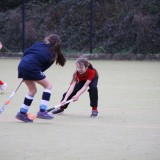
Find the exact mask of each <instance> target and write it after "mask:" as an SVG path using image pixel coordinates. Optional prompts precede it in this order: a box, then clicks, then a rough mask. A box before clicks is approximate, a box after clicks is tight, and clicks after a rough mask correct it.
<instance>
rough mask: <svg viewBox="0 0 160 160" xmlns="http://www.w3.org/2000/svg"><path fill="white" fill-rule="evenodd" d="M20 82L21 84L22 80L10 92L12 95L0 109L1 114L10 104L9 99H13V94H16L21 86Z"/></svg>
mask: <svg viewBox="0 0 160 160" xmlns="http://www.w3.org/2000/svg"><path fill="white" fill-rule="evenodd" d="M22 82H23V80H22V81H21V82H20V83H19V85H18V86H17V87H16V89H15V90H14V91H13V92H12V94H11V95H10V96H9V98H8V99H7V100H6V101H5V103H4V104H3V106H2V107H1V108H0V113H2V112H3V111H4V110H5V108H6V107H7V105H8V104H9V103H10V102H11V99H12V98H13V96H14V95H15V93H16V92H17V90H18V88H19V87H20V86H21V84H22Z"/></svg>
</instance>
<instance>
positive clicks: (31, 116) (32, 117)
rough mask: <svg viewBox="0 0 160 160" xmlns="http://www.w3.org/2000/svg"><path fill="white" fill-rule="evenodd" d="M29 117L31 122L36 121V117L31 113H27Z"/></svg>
mask: <svg viewBox="0 0 160 160" xmlns="http://www.w3.org/2000/svg"><path fill="white" fill-rule="evenodd" d="M27 115H28V118H29V119H31V120H35V119H36V115H32V114H30V113H27Z"/></svg>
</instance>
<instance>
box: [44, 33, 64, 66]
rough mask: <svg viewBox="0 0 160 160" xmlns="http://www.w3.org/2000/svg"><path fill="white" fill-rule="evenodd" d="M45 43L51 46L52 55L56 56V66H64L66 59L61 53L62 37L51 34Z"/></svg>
mask: <svg viewBox="0 0 160 160" xmlns="http://www.w3.org/2000/svg"><path fill="white" fill-rule="evenodd" d="M44 43H46V44H48V45H49V47H50V51H51V53H52V54H54V55H55V60H56V64H59V65H61V66H64V65H65V62H66V59H65V57H64V55H63V54H62V52H61V47H60V36H59V35H57V34H51V35H49V36H47V37H46V38H45V39H44Z"/></svg>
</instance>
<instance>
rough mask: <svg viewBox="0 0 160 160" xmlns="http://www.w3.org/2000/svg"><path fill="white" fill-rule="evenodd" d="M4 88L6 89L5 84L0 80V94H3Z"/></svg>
mask: <svg viewBox="0 0 160 160" xmlns="http://www.w3.org/2000/svg"><path fill="white" fill-rule="evenodd" d="M6 88H7V83H5V82H3V81H2V80H0V90H1V92H4V91H5V90H6Z"/></svg>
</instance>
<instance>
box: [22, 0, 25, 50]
mask: <svg viewBox="0 0 160 160" xmlns="http://www.w3.org/2000/svg"><path fill="white" fill-rule="evenodd" d="M24 50H25V0H23V4H22V51H23V52H24Z"/></svg>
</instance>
